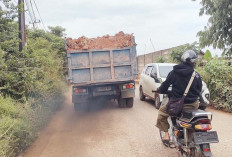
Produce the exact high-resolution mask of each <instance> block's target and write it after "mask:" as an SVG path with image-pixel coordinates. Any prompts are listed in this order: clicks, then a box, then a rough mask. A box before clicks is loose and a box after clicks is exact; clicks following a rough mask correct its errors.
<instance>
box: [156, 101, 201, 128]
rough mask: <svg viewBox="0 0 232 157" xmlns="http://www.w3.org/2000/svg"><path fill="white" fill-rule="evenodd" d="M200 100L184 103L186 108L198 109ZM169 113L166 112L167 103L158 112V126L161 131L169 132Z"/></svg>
mask: <svg viewBox="0 0 232 157" xmlns="http://www.w3.org/2000/svg"><path fill="white" fill-rule="evenodd" d="M198 107H199V101H198V100H197V101H195V102H194V103H192V104H184V109H198ZM168 117H169V115H168V114H167V112H166V105H162V106H161V107H160V109H159V112H158V117H157V123H156V127H157V128H159V129H160V130H161V131H164V132H168V129H169V123H168Z"/></svg>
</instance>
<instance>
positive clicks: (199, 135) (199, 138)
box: [193, 131, 219, 144]
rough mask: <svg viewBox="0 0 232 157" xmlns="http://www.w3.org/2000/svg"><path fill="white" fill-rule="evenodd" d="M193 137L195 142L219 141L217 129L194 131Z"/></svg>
mask: <svg viewBox="0 0 232 157" xmlns="http://www.w3.org/2000/svg"><path fill="white" fill-rule="evenodd" d="M193 138H194V142H195V144H205V143H218V142H219V140H218V135H217V132H216V131H209V132H195V133H193Z"/></svg>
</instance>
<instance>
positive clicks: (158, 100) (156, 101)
mask: <svg viewBox="0 0 232 157" xmlns="http://www.w3.org/2000/svg"><path fill="white" fill-rule="evenodd" d="M160 104H161V102H160V97H159V95H155V108H156V109H159V108H160Z"/></svg>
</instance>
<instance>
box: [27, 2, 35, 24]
mask: <svg viewBox="0 0 232 157" xmlns="http://www.w3.org/2000/svg"><path fill="white" fill-rule="evenodd" d="M26 6H27V9H28V12H29V13H28V12H26V11H25V12H26V13H27V14H28V15H29V16H30V18H31V21H32V22H33V21H34V19H33V17H32V15H31V11H30V7H29V4H28V0H26Z"/></svg>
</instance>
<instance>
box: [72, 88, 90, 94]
mask: <svg viewBox="0 0 232 157" xmlns="http://www.w3.org/2000/svg"><path fill="white" fill-rule="evenodd" d="M74 92H75V93H76V94H79V93H87V89H84V88H74Z"/></svg>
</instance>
